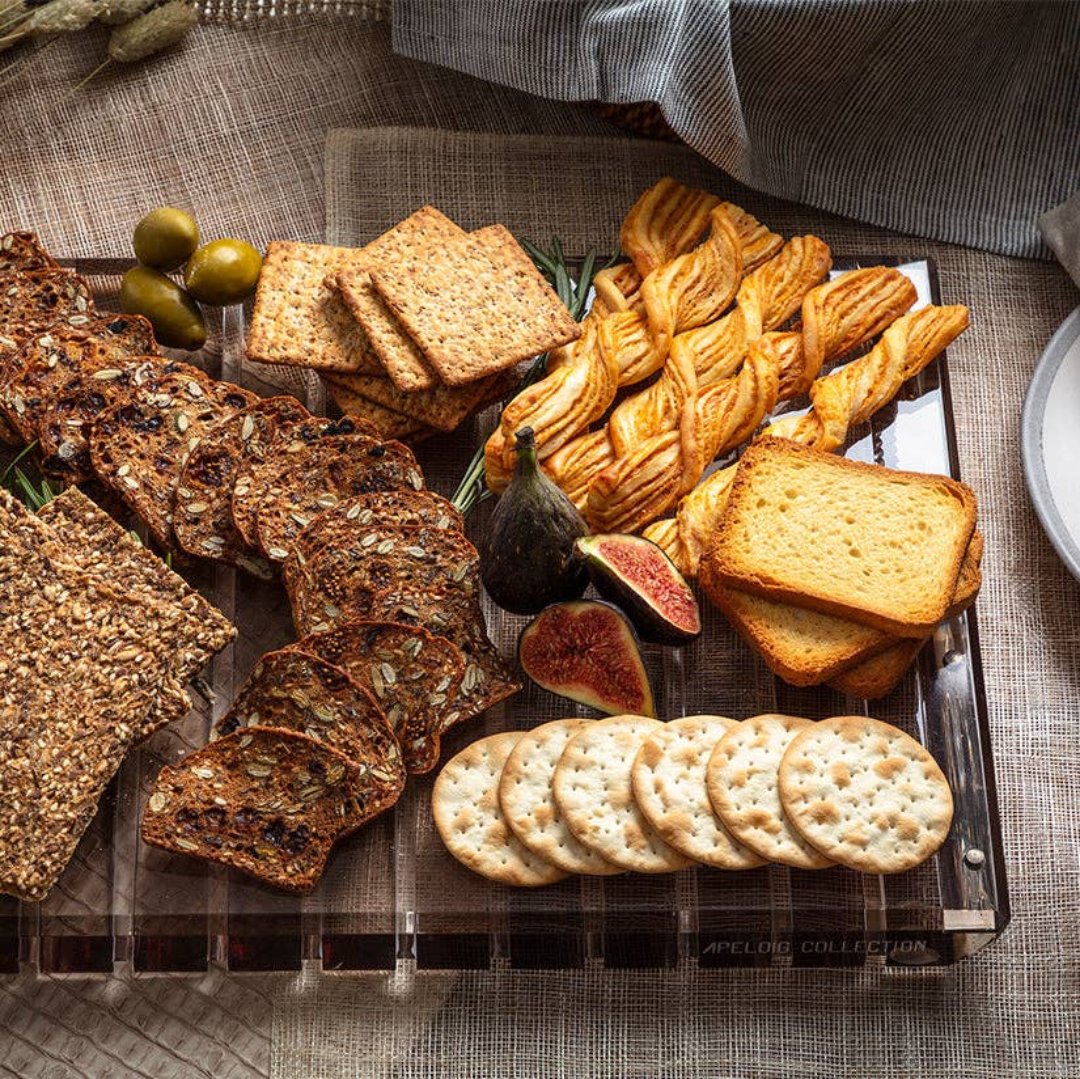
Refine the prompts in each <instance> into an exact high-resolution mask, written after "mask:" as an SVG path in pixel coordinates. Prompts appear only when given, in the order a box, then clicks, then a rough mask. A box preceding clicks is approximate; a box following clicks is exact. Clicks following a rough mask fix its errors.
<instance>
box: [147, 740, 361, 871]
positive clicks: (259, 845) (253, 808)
mask: <svg viewBox="0 0 1080 1079" xmlns="http://www.w3.org/2000/svg"><path fill="white" fill-rule="evenodd" d="M363 789H364V788H363V785H362V780H361V778H360V776H359V775H358V771H357V769H356V767H355V766H353V765H352V764H350V763H349V760H348V758H346V757H345V756H343V755H342V754H341V753H339V752H338V751H337V750H336V749H332V748H331V747H330V746H328V745H326V744H325V743H323V742H317V741H315V739H313V738H308V736H307V735H306V734H300V733H298V732H297V731H291V730H280V729H277V728H274V727H259V726H253V727H245V728H243V729H241V730H238V731H236V733H235V734H229V735H226V736H225V737H223V738H218V739H217V740H215V741H213V742H211V743H210V744H209V745H207V746H204V747H203V748H202V749H199V750H196V751H195V752H194V753H191V754H189V755H188V756H187V757H185V758H184V759H183V760H181V761H180V762H179V763H177V764H175V765H172V766H171V767H166V768H162V770H161V772H160V773H159V774H158V777H157V781H156V782H155V784H154V789H153V791H152V792H151V793H150V797H149V798H148V799H147V802H146V804H145V806H144V807H143V813H142V827H141V835H142V839H143V841H144V842H145V843H149V844H151V845H152V846H155V847H162V848H163V849H165V850H169V851H175V852H176V853H178V854H187V855H192V856H194V857H197V858H204V859H206V860H207V861H211V862H219V863H221V864H222V865H228V866H232V867H233V868H235V869H239V870H241V871H242V872H244V873H247V874H249V875H250V876H252V877H255V878H256V879H257V880H261V881H263V882H264V883H266V884H272V885H274V886H275V887H277V888H285V889H287V890H288V891H292V892H308V891H310V890H311V889H312V888H314V887H315V885H316V884H318V882H319V878H320V877H321V876H322V874H323V870H324V869H325V868H326V859H327V857H328V856H329V854H330V848H331V847H332V846H333V845H334V842H335V840H337V839H338V838H339V837H340V836H343V835H345V834H346V833H347V832H349V831H352V830H354V827H355V824H353V823H352V822H354V821H356V820H357V819H358V817H359V816H360V815H362V814H361V812H360V809H359V807H360V804H361V798H362V792H363Z"/></svg>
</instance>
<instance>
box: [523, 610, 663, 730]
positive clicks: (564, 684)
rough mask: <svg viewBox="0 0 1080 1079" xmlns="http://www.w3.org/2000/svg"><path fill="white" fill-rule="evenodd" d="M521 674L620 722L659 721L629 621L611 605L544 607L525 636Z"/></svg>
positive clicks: (545, 687) (539, 684) (524, 633)
mask: <svg viewBox="0 0 1080 1079" xmlns="http://www.w3.org/2000/svg"><path fill="white" fill-rule="evenodd" d="M518 660H519V662H520V663H521V668H522V670H523V671H524V672H525V673H526V674H527V675H528V676H529V677H530V678H531V679H532V680H533V681H534V682H535V683H536V684H537V685H538V686H540V687H541V688H543V689H546V690H550V692H552V693H558V694H559V696H561V697H568V698H569V699H570V700H572V701H577V702H578V703H579V704H584V705H587V706H588V707H590V708H596V709H598V710H599V711H601V712H607V713H608V714H609V715H613V716H617V715H623V714H624V713H632V714H634V715H639V716H655V715H656V707H655V705H654V704H653V694H652V687H651V686H650V685H649V676H648V675H647V674H646V673H645V664H644V663H642V661H641V652H640V651H639V650H638V643H637V637H636V635H635V633H634V627H633V626H632V625H631V624H630V621H629V619H628V618H627V617H626V615H624V614H623V613H622V611H620V610H618V609H617V608H616V607H613V606H611V604H610V603H602V602H600V601H599V600H591V599H579V600H571V601H569V602H567V603H553V604H552V605H551V606H550V607H545V608H544V610H542V611H541V612H540V613H539V614H538V615H537V616H536V617H535V618H534V619H533V620H532V621H531V622H530V623H529V624H528V625H527V626H526V627H525V629H524V630H522V633H521V638H520V640H519V641H518Z"/></svg>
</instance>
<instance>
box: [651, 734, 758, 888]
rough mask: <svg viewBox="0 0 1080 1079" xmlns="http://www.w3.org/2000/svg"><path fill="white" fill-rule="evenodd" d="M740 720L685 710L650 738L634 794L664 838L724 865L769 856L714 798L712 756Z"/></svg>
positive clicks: (752, 863) (739, 865) (697, 857)
mask: <svg viewBox="0 0 1080 1079" xmlns="http://www.w3.org/2000/svg"><path fill="white" fill-rule="evenodd" d="M734 726H736V722H735V720H733V719H728V718H727V717H726V716H684V717H683V718H682V719H673V720H672V721H671V722H670V723H665V724H664V725H663V726H662V727H661V728H660V729H658V730H656V731H654V732H653V733H652V734H651V735H649V737H648V738H646V739H645V741H644V743H643V744H642V746H641V749H639V750H638V754H637V757H636V758H635V759H634V767H633V771H632V773H631V779H632V783H633V789H634V800H635V801H636V802H637V806H638V809H640V810H641V812H642V814H643V815H644V817H645V819H646V820H647V821H648V822H649V824H650V825H652V827H653V828H654V829H655V830H656V831H657V832H658V833H659V834H660V836H661V837H662V838H663V839H664V841H665V842H666V843H667V844H668V845H669V846H671V847H674V849H675V850H677V851H679V852H680V853H682V854H685V855H686V857H687V858H693V859H694V861H697V862H703V863H704V864H705V865H712V866H716V868H718V869H753V868H755V867H756V866H760V865H764V864H765V862H764V859H762V858H760V857H758V855H757V854H755V853H754V852H753V851H752V850H749V849H748V848H747V847H744V846H743V845H742V844H741V843H740V842H739V841H738V840H737V839H736V838H735V837H734V836H733V835H732V834H731V833H730V832H729V831H728V830H727V829H726V828H725V827H724V826H723V824H722V823H721V822H720V820H719V819H718V818H717V816H716V814H715V813H714V812H713V808H712V805H711V803H710V802H709V794H708V791H707V789H706V786H705V770H706V767H707V766H708V763H709V756H710V754H711V753H712V751H713V749H714V748H715V747H716V744H717V743H718V742H719V741H720V739H721V738H723V737H724V735H725V734H726V733H727V732H728V731H729V730H731V728H732V727H734Z"/></svg>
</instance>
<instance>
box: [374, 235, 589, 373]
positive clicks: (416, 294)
mask: <svg viewBox="0 0 1080 1079" xmlns="http://www.w3.org/2000/svg"><path fill="white" fill-rule="evenodd" d="M371 279H372V282H373V283H374V285H375V288H376V289H377V290H378V292H379V295H380V296H381V297H382V298H383V300H384V301H385V302H386V304H387V306H388V307H389V308H390V310H391V311H392V312H393V313H394V315H395V317H396V318H397V319H398V321H399V322H400V323H401V324H402V326H403V327H404V328H405V330H406V332H407V333H408V334H409V336H410V337H411V338H412V339H413V340H414V341H415V342H416V343H417V344H418V345H419V346H420V347H421V349H422V350H423V353H424V357H425V358H426V359H427V361H428V363H430V364H431V366H432V367H433V368H434V369H435V371H436V372H437V373H438V375H439V377H440V378H441V379H442V380H443V382H445V383H446V384H447V385H450V386H462V385H465V384H466V383H469V382H475V381H477V379H481V378H483V377H485V376H486V375H491V374H494V373H496V372H498V371H504V370H506V369H507V368H510V367H513V366H515V365H516V364H517V363H519V362H520V361H522V360H526V359H529V358H530V357H532V356H537V355H539V354H540V353H542V352H547V351H548V350H549V349H552V348H556V347H557V346H559V345H565V344H566V343H567V342H569V341H574V340H576V339H577V338H578V337H579V336H580V335H581V327H580V326H579V325H578V324H577V323H576V322H575V321H574V319H573V318H572V317H571V315H570V312H569V311H567V309H566V308H565V307H564V306H563V304H562V302H561V301H560V300H559V298H558V296H556V295H555V293H554V291H553V290H552V289H551V287H550V286H549V285H548V283H547V282H546V281H545V280H544V278H543V277H542V276H541V275H540V272H539V271H538V270H537V269H536V267H535V266H534V265H533V262H532V259H530V258H529V256H528V255H527V254H525V252H524V251H523V250H522V249H521V247H520V245H519V244H518V243H517V241H516V240H515V239H514V237H513V236H511V235H510V232H509V231H508V230H507V229H506V228H504V227H503V226H502V225H492V226H490V227H488V228H484V229H480V230H479V231H477V232H473V233H469V234H468V235H465V236H461V237H458V238H457V239H454V240H448V241H446V242H444V243H443V244H442V245H441V246H440V247H439V248H437V249H435V250H431V249H427V248H421V249H419V250H417V251H416V252H414V253H412V254H411V256H410V257H409V259H408V260H403V261H402V263H401V264H399V265H397V266H383V267H379V268H378V269H376V270H373V271H372V275H371Z"/></svg>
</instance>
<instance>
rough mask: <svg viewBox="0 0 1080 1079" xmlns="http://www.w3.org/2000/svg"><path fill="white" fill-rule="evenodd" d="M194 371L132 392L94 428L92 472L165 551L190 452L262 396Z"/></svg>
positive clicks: (113, 407) (164, 376)
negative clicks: (211, 430)
mask: <svg viewBox="0 0 1080 1079" xmlns="http://www.w3.org/2000/svg"><path fill="white" fill-rule="evenodd" d="M199 375H201V372H195V371H194V369H188V370H185V371H179V372H176V373H170V374H166V375H163V376H162V377H161V378H159V379H157V380H155V381H154V383H153V384H152V385H149V386H140V387H136V388H135V389H133V390H131V391H130V392H129V393H128V394H127V395H126V397H124V398H121V400H120V401H118V402H117V403H116V404H114V405H112V406H111V407H110V408H107V409H106V410H105V411H104V412H102V413H101V414H100V415H99V416H98V417H97V419H95V420H94V424H93V427H92V428H91V430H90V460H91V462H92V464H93V466H94V474H95V475H96V476H97V478H98V479H99V480H101V482H102V483H104V484H105V485H106V486H107V487H109V488H110V489H111V490H113V491H115V492H116V493H117V494H118V495H119V496H120V497H121V498H122V499H123V500H124V501H125V502H126V503H127V504H128V505H129V506H130V507H131V509H132V510H134V512H135V513H136V514H137V515H138V516H139V517H140V518H141V519H142V520H143V521H144V522H145V523H146V526H147V528H148V529H149V530H150V532H151V534H152V535H153V537H154V539H156V540H157V541H158V543H160V544H161V545H162V546H163V547H170V546H172V543H173V527H172V521H173V514H174V509H175V498H176V488H177V486H178V485H179V482H180V474H181V472H182V471H183V468H184V464H185V462H186V461H187V457H188V454H189V453H190V452H191V451H192V449H193V448H194V447H195V446H196V445H197V444H198V441H199V439H200V438H202V436H203V435H205V434H206V433H207V432H208V431H209V430H210V429H211V428H212V427H213V426H214V425H215V424H217V423H220V422H221V421H222V420H224V419H226V418H227V417H229V416H231V415H233V414H234V413H236V412H239V411H240V410H241V409H243V408H247V407H248V406H250V405H253V404H254V403H255V402H256V401H257V400H258V398H257V397H256V396H255V394H253V393H251V392H249V391H248V390H245V389H241V388H240V387H239V386H234V385H232V383H229V382H215V381H214V380H213V379H209V378H207V377H206V376H205V375H202V376H201V377H198V376H199Z"/></svg>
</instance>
